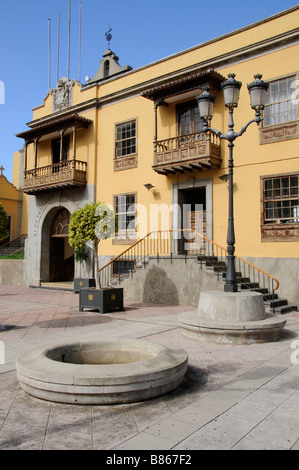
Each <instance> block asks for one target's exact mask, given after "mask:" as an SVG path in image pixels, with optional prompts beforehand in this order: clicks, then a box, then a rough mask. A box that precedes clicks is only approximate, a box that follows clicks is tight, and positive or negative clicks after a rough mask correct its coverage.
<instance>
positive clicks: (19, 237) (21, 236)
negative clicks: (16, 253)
mask: <svg viewBox="0 0 299 470" xmlns="http://www.w3.org/2000/svg"><path fill="white" fill-rule="evenodd" d="M27 237H28V235H27V233H24V234H22V235H19V236H18V237H16V238H13V239H12V240H10V241H9V242H6V243H4V245H1V246H0V249H1V248H6V247H8V245H11V243H15V242H16V241H17V240H19V239H22V238H23V239H25V238H27ZM21 246H22V245H20V247H21Z"/></svg>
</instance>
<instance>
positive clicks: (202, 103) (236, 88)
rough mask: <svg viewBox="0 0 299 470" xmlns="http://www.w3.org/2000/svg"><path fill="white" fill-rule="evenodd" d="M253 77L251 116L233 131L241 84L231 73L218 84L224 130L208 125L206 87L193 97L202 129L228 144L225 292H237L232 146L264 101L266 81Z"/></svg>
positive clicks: (210, 101) (258, 119) (209, 111)
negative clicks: (225, 118) (226, 116)
mask: <svg viewBox="0 0 299 470" xmlns="http://www.w3.org/2000/svg"><path fill="white" fill-rule="evenodd" d="M254 78H255V80H254V81H253V82H252V83H250V84H249V85H247V87H248V90H249V94H250V101H251V107H252V109H254V110H255V118H254V119H252V120H251V121H249V122H248V123H247V124H246V125H245V126H244V127H242V129H241V130H240V132H235V131H234V118H233V113H234V108H236V107H237V106H238V101H239V94H240V88H241V86H242V83H241V82H238V81H237V80H235V74H233V73H232V74H229V75H228V80H226V81H225V82H223V83H222V84H221V86H222V90H223V96H224V103H225V106H226V107H227V108H228V110H229V122H228V132H227V133H226V134H222V132H220V131H217V130H216V129H213V128H212V127H209V121H211V119H212V117H213V105H214V101H215V98H216V97H215V96H214V95H212V94H211V93H209V91H208V90H205V91H203V93H202V94H201V95H199V96H198V97H197V103H198V109H199V115H200V117H201V118H202V119H203V121H204V127H203V131H204V132H208V131H209V130H212V131H214V132H215V133H216V134H217V136H218V137H220V139H225V140H227V141H228V148H229V163H228V167H229V206H228V229H227V245H228V246H227V252H228V255H227V271H226V281H225V285H224V291H225V292H237V291H238V286H237V282H236V274H235V256H234V252H235V229H234V200H233V174H234V172H233V168H234V160H233V148H234V141H235V140H236V138H237V137H240V136H241V135H242V134H244V132H245V131H246V130H247V127H248V126H249V125H250V124H252V123H253V122H256V123H257V125H259V124H260V122H261V121H262V120H263V118H262V117H261V110H262V109H264V106H265V103H266V92H267V89H268V86H269V84H268V83H266V82H264V81H263V80H262V79H261V78H262V75H255V76H254Z"/></svg>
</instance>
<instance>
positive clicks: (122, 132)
mask: <svg viewBox="0 0 299 470" xmlns="http://www.w3.org/2000/svg"><path fill="white" fill-rule="evenodd" d="M135 153H136V121H135V120H132V121H128V122H124V123H122V124H117V125H116V139H115V156H116V158H119V157H124V156H127V155H132V154H135Z"/></svg>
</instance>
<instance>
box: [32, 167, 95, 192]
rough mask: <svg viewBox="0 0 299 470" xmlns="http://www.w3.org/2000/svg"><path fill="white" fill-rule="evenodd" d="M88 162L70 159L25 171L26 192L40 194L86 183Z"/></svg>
mask: <svg viewBox="0 0 299 470" xmlns="http://www.w3.org/2000/svg"><path fill="white" fill-rule="evenodd" d="M86 171H87V163H86V162H80V161H78V160H68V161H64V162H60V163H56V164H54V165H48V166H44V167H40V168H35V169H32V170H26V171H25V172H24V186H23V191H24V193H26V194H33V195H36V194H40V193H42V192H46V191H53V190H56V189H63V188H71V187H72V188H74V187H80V186H85V185H86Z"/></svg>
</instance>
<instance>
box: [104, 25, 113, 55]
mask: <svg viewBox="0 0 299 470" xmlns="http://www.w3.org/2000/svg"><path fill="white" fill-rule="evenodd" d="M111 31H112V28H110V25H109V31H107V33H105V36H106V40H107V41H108V49H110V41H111V39H112V34H111Z"/></svg>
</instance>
